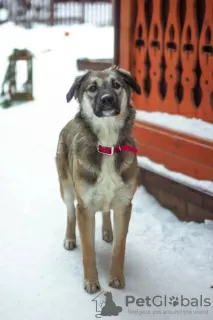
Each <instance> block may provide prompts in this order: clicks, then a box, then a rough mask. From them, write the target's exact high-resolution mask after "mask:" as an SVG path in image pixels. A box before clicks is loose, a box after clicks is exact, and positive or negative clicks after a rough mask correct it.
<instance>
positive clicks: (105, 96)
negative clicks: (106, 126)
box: [95, 90, 120, 117]
mask: <svg viewBox="0 0 213 320" xmlns="http://www.w3.org/2000/svg"><path fill="white" fill-rule="evenodd" d="M95 113H96V116H97V117H112V116H116V115H118V114H119V113H120V107H119V106H118V98H117V95H116V94H115V93H114V92H113V91H109V90H104V91H102V92H101V93H100V94H99V96H98V99H97V105H96V112H95Z"/></svg>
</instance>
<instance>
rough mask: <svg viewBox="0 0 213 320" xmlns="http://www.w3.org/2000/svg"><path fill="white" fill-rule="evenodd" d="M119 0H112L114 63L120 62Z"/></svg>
mask: <svg viewBox="0 0 213 320" xmlns="http://www.w3.org/2000/svg"><path fill="white" fill-rule="evenodd" d="M120 3H121V1H120V0H113V1H112V5H113V25H114V59H113V63H114V65H117V66H118V65H119V63H120Z"/></svg>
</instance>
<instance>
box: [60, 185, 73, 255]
mask: <svg viewBox="0 0 213 320" xmlns="http://www.w3.org/2000/svg"><path fill="white" fill-rule="evenodd" d="M61 194H62V198H63V200H64V203H65V204H66V207H67V227H66V234H65V239H64V248H65V249H66V250H73V249H75V247H76V232H75V229H76V212H75V206H74V200H75V196H74V193H73V191H72V187H71V185H70V184H69V183H67V182H65V181H64V182H62V183H61Z"/></svg>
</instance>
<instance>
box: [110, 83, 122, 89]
mask: <svg viewBox="0 0 213 320" xmlns="http://www.w3.org/2000/svg"><path fill="white" fill-rule="evenodd" d="M112 87H113V88H114V89H120V87H121V85H120V84H119V83H118V82H113V84H112Z"/></svg>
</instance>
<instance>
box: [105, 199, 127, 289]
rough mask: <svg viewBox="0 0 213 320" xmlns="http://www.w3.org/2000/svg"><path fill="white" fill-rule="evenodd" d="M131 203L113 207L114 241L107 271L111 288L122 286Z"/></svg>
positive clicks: (123, 282)
mask: <svg viewBox="0 0 213 320" xmlns="http://www.w3.org/2000/svg"><path fill="white" fill-rule="evenodd" d="M131 210H132V205H131V204H129V205H128V206H126V207H121V206H120V205H119V206H118V207H117V206H116V207H115V208H114V214H113V216H114V241H113V252H112V261H111V266H110V270H109V271H110V273H109V286H110V287H113V288H118V289H121V288H124V286H125V279H124V260H125V249H126V236H127V233H128V227H129V220H130V217H131Z"/></svg>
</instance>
